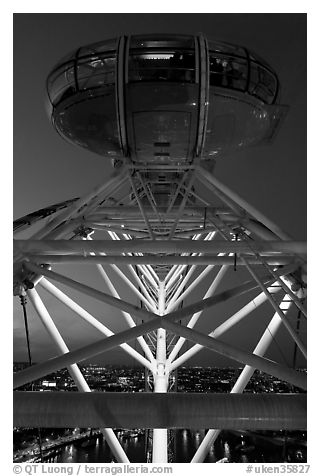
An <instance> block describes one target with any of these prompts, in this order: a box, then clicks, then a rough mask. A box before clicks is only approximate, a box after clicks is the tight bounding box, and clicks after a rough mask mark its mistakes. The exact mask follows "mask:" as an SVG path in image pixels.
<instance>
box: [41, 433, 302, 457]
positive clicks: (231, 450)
mask: <svg viewBox="0 0 320 476" xmlns="http://www.w3.org/2000/svg"><path fill="white" fill-rule="evenodd" d="M204 435H205V431H204V430H199V431H190V430H176V433H175V438H174V439H173V441H172V444H171V447H172V449H173V454H174V455H175V457H174V459H173V461H172V462H174V463H189V462H190V461H191V458H192V456H193V455H194V453H195V451H196V450H197V448H198V446H199V445H200V443H201V441H202V439H203V437H204ZM119 440H120V442H121V444H122V446H123V449H124V451H125V452H126V454H127V456H128V458H129V460H130V462H132V463H144V462H146V461H147V460H146V445H145V441H146V435H145V434H140V435H139V436H135V437H122V436H119ZM296 450H297V448H295V449H292V448H291V450H290V451H291V453H290V452H289V453H290V454H291V455H293V454H295V451H296ZM285 453H286V451H285V449H284V448H283V447H282V446H275V445H271V444H266V445H263V447H261V446H260V447H258V446H257V445H254V444H252V441H250V439H248V438H247V437H242V438H241V436H240V435H234V434H230V433H228V432H223V433H222V434H221V435H220V436H219V438H218V439H217V440H216V442H215V444H214V445H213V447H211V449H210V452H209V454H208V456H207V458H206V460H205V462H206V463H214V462H216V461H218V460H220V459H222V458H228V461H229V462H230V463H246V462H273V463H276V462H283V461H284V455H285ZM286 454H288V453H286ZM303 459H304V458H303ZM111 461H112V455H111V453H110V450H109V447H108V445H107V443H106V442H105V440H104V439H103V438H102V437H101V436H100V437H97V438H95V439H93V440H92V442H91V445H90V446H87V447H81V446H79V444H74V443H73V444H69V445H66V446H64V447H63V448H62V450H61V452H60V453H59V454H57V455H55V456H54V457H51V458H49V459H47V460H46V462H52V463H53V462H54V463H85V462H87V463H108V462H111ZM295 461H297V460H296V459H295ZM300 462H302V460H301V461H300Z"/></svg>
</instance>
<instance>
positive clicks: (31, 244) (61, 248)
mask: <svg viewBox="0 0 320 476" xmlns="http://www.w3.org/2000/svg"><path fill="white" fill-rule="evenodd" d="M14 247H15V249H16V250H17V251H21V252H23V253H30V254H41V255H44V256H45V254H52V253H53V254H54V253H59V254H79V253H80V254H86V253H109V254H110V253H132V252H138V253H176V254H180V253H249V254H251V253H271V254H274V253H275V252H276V253H289V254H292V253H294V254H295V253H297V254H299V253H302V254H303V253H306V252H307V245H306V243H305V242H303V241H254V242H253V243H252V244H251V243H250V245H249V244H248V243H247V242H245V241H225V240H224V241H213V240H207V241H196V240H188V241H181V240H178V241H177V240H170V241H169V240H168V241H160V240H156V241H150V240H143V241H141V240H126V241H125V240H117V241H111V240H109V241H106V240H93V241H82V240H71V241H70V240H14Z"/></svg>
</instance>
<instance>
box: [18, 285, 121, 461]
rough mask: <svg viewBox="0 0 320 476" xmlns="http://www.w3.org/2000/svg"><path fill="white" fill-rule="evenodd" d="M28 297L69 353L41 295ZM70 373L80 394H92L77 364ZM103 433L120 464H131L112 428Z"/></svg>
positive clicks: (34, 293) (33, 293) (33, 292)
mask: <svg viewBox="0 0 320 476" xmlns="http://www.w3.org/2000/svg"><path fill="white" fill-rule="evenodd" d="M27 295H28V297H29V299H30V301H31V303H32V305H33V307H34V308H35V310H36V312H37V314H38V315H39V317H40V320H41V322H42V323H43V325H44V327H45V328H46V330H47V332H48V334H49V335H50V337H51V338H52V340H53V342H54V344H55V346H56V348H57V349H58V351H59V353H60V354H62V355H64V354H66V353H68V352H69V348H68V347H67V345H66V343H65V341H64V340H63V338H62V336H61V334H60V332H59V331H58V329H57V327H56V325H55V324H54V322H53V320H52V318H51V316H50V315H49V313H48V311H47V309H46V307H45V306H44V304H43V302H42V300H41V298H40V296H39V294H38V293H37V291H36V290H35V289H29V290H28V291H27ZM67 368H68V371H69V373H70V375H71V377H72V378H73V380H74V382H75V384H76V386H77V388H78V390H79V391H80V392H91V390H90V387H89V385H88V384H87V382H86V380H85V378H84V376H83V375H82V373H81V371H80V369H79V367H78V366H77V364H71V365H69V366H68V367H67ZM101 423H102V421H101ZM101 432H102V434H103V436H104V438H105V440H106V442H107V443H108V445H109V447H110V449H111V452H112V454H113V455H114V457H115V458H116V460H117V461H118V462H119V463H129V459H128V457H127V455H126V454H125V452H124V450H123V448H122V446H121V444H120V442H119V441H118V439H117V437H116V435H115V434H114V431H113V430H112V428H101Z"/></svg>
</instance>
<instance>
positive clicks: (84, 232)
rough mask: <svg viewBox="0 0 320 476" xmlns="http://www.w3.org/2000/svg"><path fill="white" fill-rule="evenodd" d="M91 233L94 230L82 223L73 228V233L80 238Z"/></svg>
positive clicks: (86, 236)
mask: <svg viewBox="0 0 320 476" xmlns="http://www.w3.org/2000/svg"><path fill="white" fill-rule="evenodd" d="M92 233H94V230H93V229H92V228H90V227H86V226H83V225H81V226H80V227H79V228H77V229H76V230H74V234H75V235H78V236H81V238H88V236H91V235H92Z"/></svg>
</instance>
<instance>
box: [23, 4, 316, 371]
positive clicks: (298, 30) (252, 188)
mask: <svg viewBox="0 0 320 476" xmlns="http://www.w3.org/2000/svg"><path fill="white" fill-rule="evenodd" d="M197 32H202V33H203V34H204V35H205V36H207V37H209V38H212V39H216V40H222V41H227V42H230V43H235V44H239V45H242V46H245V47H247V48H248V49H249V50H252V51H254V52H256V53H257V54H258V55H259V56H261V57H262V58H263V59H265V60H266V61H267V62H268V63H269V64H270V65H271V66H272V67H273V69H274V70H275V71H276V72H277V73H278V76H279V79H280V83H281V103H282V104H285V105H288V106H289V110H288V114H287V117H286V119H285V121H284V123H283V124H282V127H281V129H280V130H279V132H278V134H277V136H276V138H275V140H274V142H273V144H272V145H267V146H259V147H255V148H251V149H247V150H244V151H242V152H240V153H237V154H234V155H232V156H228V157H225V158H224V159H221V161H219V162H218V163H217V166H216V168H215V174H216V175H217V177H218V179H219V180H221V181H222V182H224V183H226V184H227V185H228V186H229V187H230V188H232V189H234V190H235V191H237V192H238V193H239V194H240V195H241V196H242V197H243V198H245V199H246V200H247V201H248V202H249V203H252V204H253V205H254V206H255V207H256V208H258V209H260V210H261V211H262V212H263V213H265V214H266V215H267V216H268V217H270V218H271V219H272V220H273V221H274V222H275V223H277V224H279V225H280V227H281V228H282V229H283V230H284V231H286V232H287V233H288V234H290V235H291V236H292V237H293V239H295V240H305V239H306V160H307V150H306V140H307V134H306V125H307V121H306V89H307V88H306V76H307V75H306V15H305V14H213V13H209V14H208V13H206V14H15V15H14V43H13V47H14V48H13V52H14V163H13V165H14V169H13V174H14V175H13V178H14V197H13V199H14V218H19V217H21V216H23V215H25V214H27V213H29V212H32V211H35V210H37V209H40V208H43V207H46V206H48V205H50V204H53V203H57V202H60V201H63V200H66V199H69V198H73V197H76V196H81V195H83V194H84V193H86V192H87V191H89V190H90V189H91V188H92V187H93V186H95V185H96V184H97V183H100V182H101V178H102V177H103V176H105V177H106V178H107V177H108V175H109V174H110V172H111V170H112V168H111V165H110V164H109V163H108V161H107V160H106V159H105V158H103V157H99V156H97V155H95V154H93V153H90V152H89V151H86V150H84V149H81V148H79V147H76V146H73V145H71V144H69V143H67V142H65V141H64V140H63V139H62V138H61V137H60V136H59V135H58V134H57V133H56V132H55V131H54V129H53V127H52V126H51V124H50V121H49V119H48V117H47V115H46V111H45V105H44V99H45V89H44V86H45V80H46V77H47V75H48V73H49V72H50V70H51V69H52V67H53V66H54V65H55V64H56V63H57V62H58V61H59V59H60V58H61V57H63V56H65V55H66V54H67V53H68V52H70V51H72V50H74V49H76V48H77V47H79V46H83V45H86V44H89V43H93V42H95V41H100V40H104V39H108V38H113V37H116V36H119V35H122V34H138V33H181V34H194V33H197ZM84 269H85V268H84V267H82V268H81V266H80V265H79V266H78V267H74V269H72V270H71V269H69V268H68V269H66V268H64V267H59V269H58V271H60V270H61V272H66V274H68V275H69V276H75V277H76V276H78V273H79V271H80V272H83V271H84ZM91 272H92V273H94V271H91ZM91 272H90V273H91ZM239 272H240V271H239ZM229 273H232V272H231V271H229ZM89 277H92V276H91V275H90V276H88V275H87V274H83V279H82V278H81V280H82V281H83V282H88V283H89V282H90V280H89ZM237 279H239V275H237ZM234 280H235V277H234V276H232V274H231V275H230V280H229V285H230V286H231V285H233V281H234ZM115 284H117V281H115ZM208 284H209V282H208V281H207V285H208ZM97 286H99V287H100V289H101V290H103V285H102V283H100V282H99V281H98V278H97ZM204 292H205V289H203V293H204ZM69 294H70V296H75V297H76V296H77V299H79V302H80V304H83V305H84V307H85V308H86V309H87V310H88V311H89V312H91V313H92V314H94V315H95V316H96V317H98V318H100V319H101V320H102V321H103V322H105V323H107V322H108V323H109V325H110V327H111V329H112V330H114V331H117V330H120V329H124V328H125V327H124V325H123V323H121V322H120V320H121V316H120V314H119V313H118V312H116V311H114V310H113V309H112V308H109V307H106V306H104V305H102V304H99V303H97V302H96V301H94V300H91V299H88V298H86V297H83V296H80V295H76V293H73V292H70V293H69ZM41 295H42V296H43V297H44V300H45V303H46V305H47V307H48V310H49V311H50V312H51V313H52V317H53V318H54V320H55V322H56V324H57V326H58V328H59V329H60V330H61V331H62V334H63V335H64V336H65V338H66V342H67V344H68V345H69V346H70V349H75V348H77V347H80V346H82V345H84V344H85V343H89V342H93V341H94V340H97V339H99V338H101V336H100V334H98V332H96V331H94V330H93V331H91V330H90V328H89V327H88V326H87V325H86V324H82V322H80V321H79V319H78V318H77V317H76V316H75V315H73V314H72V313H71V312H69V311H66V309H65V308H64V307H63V305H62V304H60V303H58V304H57V301H55V300H54V299H53V298H51V297H49V298H48V296H47V295H46V294H45V292H41ZM123 297H124V298H125V299H127V300H130V299H131V302H134V301H133V300H132V296H131V295H130V294H129V293H128V294H127V295H126V296H123ZM196 297H198V298H199V297H200V296H199V295H198V296H196V295H194V298H196ZM245 302H246V301H245V300H244V301H243V304H244V303H245ZM135 304H136V303H135ZM233 306H235V304H231V305H230V306H229V307H228V309H227V311H223V310H222V308H221V309H220V307H217V308H214V314H215V321H214V322H215V323H216V322H221V321H222V320H223V319H224V317H227V316H228V315H231V314H229V313H231V312H234V310H236V308H238V306H237V307H233ZM28 309H29V311H28V315H29V319H30V339H31V350H32V355H33V360H34V361H40V360H43V359H44V358H47V357H52V356H54V355H55V350H54V348H53V346H52V345H51V344H50V341H49V338H48V337H47V335H46V331H45V330H44V329H43V328H42V327H41V323H39V322H38V318H37V316H35V315H34V313H33V311H32V310H31V306H28ZM261 309H262V311H261V316H259V322H257V319H256V317H255V318H253V317H251V316H249V317H248V318H247V320H246V321H245V324H244V325H239V326H237V329H234V330H233V331H232V332H230V333H229V334H228V338H226V339H225V340H226V341H228V342H230V343H233V344H234V345H235V342H236V343H237V346H239V347H243V348H245V349H247V350H252V349H253V348H254V346H255V344H256V342H257V340H258V339H259V336H260V335H261V333H262V332H263V330H264V325H265V324H266V322H267V320H269V319H270V318H271V315H272V314H273V311H272V310H270V309H269V307H268V305H265V307H263V308H261ZM224 312H227V315H224ZM205 317H206V319H205V320H204V324H203V325H202V326H203V327H201V326H200V327H198V328H199V329H201V330H203V331H205V330H206V331H208V332H209V331H211V330H212V329H213V328H214V327H215V325H214V326H212V325H210V320H212V319H211V314H210V313H206V314H205ZM293 318H294V317H293ZM266 319H267V320H266ZM247 326H250V329H251V330H250V332H248V327H247ZM75 336H77V338H75ZM289 340H290V341H291V338H289V336H288V334H287V333H286V332H285V331H282V332H280V334H279V338H278V343H277V344H276V345H274V346H273V348H272V350H271V352H270V355H269V354H268V357H270V358H274V359H275V360H278V361H279V362H280V363H283V364H284V363H287V364H290V363H291V360H292V350H293V345H292V344H290V345H289V344H287V343H288V341H289ZM137 349H138V347H137ZM14 360H16V361H22V360H27V350H26V344H25V335H24V329H23V318H22V310H21V306H20V305H19V303H18V299H16V300H15V303H14ZM99 361H102V362H126V363H127V364H133V363H134V362H133V360H132V359H129V358H127V357H126V354H124V352H122V351H121V350H119V351H115V352H112V353H111V352H109V353H108V354H105V356H103V357H101V358H99ZM190 363H192V364H197V363H199V364H206V365H229V364H230V365H235V363H234V362H232V361H226V360H224V359H222V358H220V357H218V356H217V355H216V354H214V353H212V352H209V351H208V352H207V351H204V352H202V353H200V354H198V357H197V358H194V359H193V360H191V361H190Z"/></svg>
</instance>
